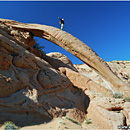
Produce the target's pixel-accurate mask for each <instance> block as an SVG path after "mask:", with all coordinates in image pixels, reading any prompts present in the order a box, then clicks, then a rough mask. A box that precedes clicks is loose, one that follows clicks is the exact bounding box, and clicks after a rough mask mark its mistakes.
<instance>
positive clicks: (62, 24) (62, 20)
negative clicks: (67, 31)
mask: <svg viewBox="0 0 130 130" xmlns="http://www.w3.org/2000/svg"><path fill="white" fill-rule="evenodd" d="M58 19H59V20H60V25H61V30H63V28H64V24H65V22H64V19H61V18H59V17H58Z"/></svg>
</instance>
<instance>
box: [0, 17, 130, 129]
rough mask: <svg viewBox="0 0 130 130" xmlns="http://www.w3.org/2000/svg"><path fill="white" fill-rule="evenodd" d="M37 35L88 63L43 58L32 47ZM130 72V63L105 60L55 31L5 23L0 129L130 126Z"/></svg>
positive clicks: (0, 51)
mask: <svg viewBox="0 0 130 130" xmlns="http://www.w3.org/2000/svg"><path fill="white" fill-rule="evenodd" d="M34 36H39V37H42V38H45V39H47V40H49V41H51V42H53V43H55V44H57V45H59V46H61V47H63V48H64V49H66V50H67V51H69V52H71V53H72V54H74V55H75V56H77V57H78V58H79V59H81V60H82V61H83V62H84V63H85V64H83V65H73V64H72V62H71V61H70V60H69V58H68V57H66V56H65V55H63V54H61V53H58V52H55V53H49V54H43V53H41V52H40V51H38V50H36V49H34V48H33V45H34V44H35V40H34V39H33V37H34ZM129 68H130V62H129V61H127V62H125V61H113V62H105V61H103V60H102V59H101V58H100V57H99V56H98V55H97V54H96V53H95V52H94V51H93V50H92V49H91V48H89V47H88V46H87V45H86V44H84V43H83V42H82V41H80V40H79V39H77V38H76V37H74V36H72V35H71V34H69V33H67V32H65V31H62V30H60V29H57V28H55V27H50V26H46V25H39V24H25V23H19V22H16V21H12V20H5V19H0V124H1V125H2V124H3V123H4V122H5V121H12V122H14V123H15V124H16V125H18V126H20V127H21V128H20V129H117V126H118V125H130V96H129V95H130V78H129V75H130V71H129ZM117 98H118V99H117ZM119 98H120V99H119ZM2 129H4V126H2Z"/></svg>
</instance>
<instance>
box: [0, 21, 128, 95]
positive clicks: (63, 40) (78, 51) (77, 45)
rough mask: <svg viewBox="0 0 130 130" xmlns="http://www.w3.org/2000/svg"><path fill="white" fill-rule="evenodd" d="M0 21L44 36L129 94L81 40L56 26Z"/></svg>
mask: <svg viewBox="0 0 130 130" xmlns="http://www.w3.org/2000/svg"><path fill="white" fill-rule="evenodd" d="M0 22H3V23H5V24H6V25H8V26H11V27H13V28H16V29H23V30H27V31H29V32H32V33H33V34H34V36H37V37H41V38H44V39H46V40H49V41H51V42H53V43H54V44H56V45H58V46H61V47H62V48H64V49H65V50H67V51H68V52H70V53H72V54H73V55H75V56H76V57H77V58H79V59H80V60H82V61H83V62H84V63H86V64H87V65H89V66H90V67H92V68H93V69H94V70H96V71H97V72H98V73H100V74H101V75H102V76H103V77H104V79H106V80H107V81H109V82H110V83H111V84H112V85H113V89H114V90H116V91H120V92H122V91H123V92H124V93H125V95H126V96H128V95H129V94H130V90H129V88H130V87H129V86H127V85H126V84H125V83H124V82H123V81H122V80H121V79H119V78H118V77H117V76H116V75H115V74H114V73H113V72H112V70H111V69H110V67H109V66H108V65H107V63H106V62H105V61H104V60H103V59H101V58H100V57H99V56H98V55H97V54H96V53H95V52H94V51H93V50H92V49H91V48H90V47H88V46H87V45H86V44H84V43H83V42H82V41H80V40H79V39H77V38H76V37H74V36H72V35H71V34H69V33H67V32H65V31H62V30H60V29H58V28H55V27H51V26H46V25H40V24H25V23H20V22H16V21H13V20H5V19H0Z"/></svg>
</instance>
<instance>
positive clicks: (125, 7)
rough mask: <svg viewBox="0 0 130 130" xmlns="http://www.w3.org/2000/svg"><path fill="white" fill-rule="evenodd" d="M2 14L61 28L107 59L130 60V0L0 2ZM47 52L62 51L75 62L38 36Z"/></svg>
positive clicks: (75, 62) (7, 17)
mask: <svg viewBox="0 0 130 130" xmlns="http://www.w3.org/2000/svg"><path fill="white" fill-rule="evenodd" d="M0 12H1V13H0V17H1V18H5V19H12V20H16V21H19V22H24V23H39V24H45V25H49V26H54V27H57V28H60V24H59V19H58V17H61V18H64V19H65V26H64V31H66V32H68V33H71V34H72V35H74V36H75V37H77V38H79V39H80V40H81V41H83V42H84V43H85V44H86V45H88V46H89V47H91V48H92V49H93V50H94V51H95V52H96V53H97V54H98V55H99V56H100V57H101V58H102V59H104V60H105V61H113V60H130V2H129V1H128V2H114V1H113V2H107V1H104V2H101V1H97V2H94V1H91V2H90V1H64V2H63V1H39V2H37V1H32V2H31V1H28V2H27V1H21V2H18V1H17V2H9V1H8V2H7V1H6V2H2V1H0ZM36 39H37V42H38V43H40V45H41V46H45V49H43V50H44V51H45V52H46V53H49V52H61V53H63V54H65V55H66V56H68V57H69V58H70V60H71V61H72V62H73V63H74V64H80V63H82V61H80V60H78V59H77V58H76V57H75V56H73V55H72V54H70V53H68V52H66V51H65V50H64V49H62V48H61V47H59V46H56V45H54V44H53V43H51V42H48V41H46V40H44V39H41V38H36Z"/></svg>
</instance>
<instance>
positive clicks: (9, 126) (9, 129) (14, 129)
mask: <svg viewBox="0 0 130 130" xmlns="http://www.w3.org/2000/svg"><path fill="white" fill-rule="evenodd" d="M4 127H5V128H4V130H19V127H18V126H16V125H15V124H14V123H13V122H12V121H6V122H5V123H4Z"/></svg>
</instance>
